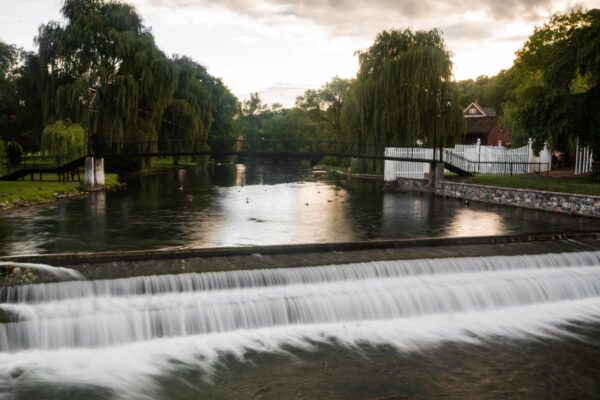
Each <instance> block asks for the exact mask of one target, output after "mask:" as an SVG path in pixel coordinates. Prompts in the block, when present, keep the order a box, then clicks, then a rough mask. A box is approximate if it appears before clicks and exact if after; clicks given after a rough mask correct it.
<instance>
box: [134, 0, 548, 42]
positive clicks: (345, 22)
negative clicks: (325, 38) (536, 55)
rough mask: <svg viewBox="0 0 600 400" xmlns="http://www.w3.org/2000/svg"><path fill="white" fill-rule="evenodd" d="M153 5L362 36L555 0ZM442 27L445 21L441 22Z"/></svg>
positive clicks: (152, 0)
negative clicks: (298, 23)
mask: <svg viewBox="0 0 600 400" xmlns="http://www.w3.org/2000/svg"><path fill="white" fill-rule="evenodd" d="M145 1H146V2H147V3H149V4H151V5H154V6H158V7H169V8H173V7H175V8H180V9H188V8H206V7H210V8H225V9H228V10H230V11H231V12H234V13H236V14H240V15H244V16H248V17H251V18H253V19H255V20H259V21H261V22H263V23H269V24H281V23H290V21H298V20H301V21H308V22H310V23H313V24H315V25H317V26H319V27H321V28H323V29H325V30H327V31H329V32H330V33H331V34H333V35H348V36H362V35H365V34H371V35H372V34H373V32H377V31H379V30H381V27H382V26H385V27H400V26H411V27H418V26H421V25H431V22H432V21H439V22H440V23H442V24H443V23H444V22H445V21H447V20H449V19H453V18H454V19H459V18H460V17H461V16H463V15H465V14H467V13H477V14H479V15H480V17H481V20H485V21H487V22H488V23H489V22H490V21H497V22H498V23H503V22H506V21H510V20H514V19H524V20H539V19H540V18H541V17H542V16H545V15H547V14H548V10H551V9H552V8H553V6H554V5H555V4H556V3H557V0H502V1H499V0H478V1H472V0H455V1H453V2H446V1H439V0H368V1H365V0H300V1H290V0H257V1H248V0H145ZM440 27H441V28H444V26H440Z"/></svg>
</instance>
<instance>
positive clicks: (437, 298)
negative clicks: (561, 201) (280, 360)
mask: <svg viewBox="0 0 600 400" xmlns="http://www.w3.org/2000/svg"><path fill="white" fill-rule="evenodd" d="M0 299H1V301H2V303H1V304H0V309H1V310H2V312H3V314H4V315H5V316H6V317H7V319H8V321H6V322H4V323H2V324H0V388H4V389H5V390H7V393H10V391H11V390H12V389H14V388H15V387H18V386H19V384H22V381H27V380H33V381H38V382H39V381H43V382H61V381H64V380H73V379H75V381H77V380H78V379H79V378H81V379H82V380H83V381H84V382H85V383H86V384H90V385H95V386H107V387H110V388H111V390H115V391H116V393H118V394H117V397H116V398H144V397H143V396H142V397H139V396H141V395H140V393H139V392H137V391H136V390H137V389H136V386H137V385H139V384H140V382H144V381H146V380H148V379H151V378H152V377H155V376H157V375H158V376H160V375H161V374H164V373H167V372H168V371H172V370H173V369H174V368H175V369H176V368H180V367H181V366H186V365H187V366H189V365H194V366H196V367H198V368H201V369H203V370H206V371H209V370H210V369H211V368H212V366H213V365H214V364H215V363H218V362H219V360H220V359H221V358H222V357H224V356H226V355H227V354H230V355H235V356H237V357H242V358H243V356H244V354H245V353H246V352H248V351H257V352H267V353H269V352H281V351H284V349H287V348H290V347H292V348H304V349H306V348H310V347H311V346H314V344H315V343H337V344H339V345H341V346H343V347H346V348H352V347H353V346H360V345H364V344H367V345H374V346H377V345H384V346H391V347H393V348H395V349H397V350H400V351H420V349H422V348H427V347H430V346H439V345H441V344H443V343H447V342H454V343H480V342H481V341H485V340H489V339H490V338H495V337H504V338H508V339H511V338H512V339H514V338H518V339H532V338H537V339H539V338H561V337H565V336H573V332H571V330H570V328H571V327H573V326H577V324H579V323H593V324H595V323H597V322H599V321H600V252H599V251H578V252H570V253H557V254H541V255H539V254H538V255H514V256H490V257H450V258H437V259H420V260H396V261H373V262H366V263H354V264H341V265H326V266H316V267H301V268H279V269H278V268H274V269H261V270H239V271H222V272H206V273H183V274H172V275H154V276H144V277H143V276H139V277H130V278H119V279H107V280H95V281H86V280H74V281H64V282H53V283H44V284H32V285H22V286H5V287H3V288H1V289H0ZM582 340H585V339H582ZM99 371H100V372H101V373H98V372H99ZM124 376H127V378H124ZM77 377H79V378H77ZM136 393H137V394H136ZM128 396H129V397H128ZM148 398H152V397H148Z"/></svg>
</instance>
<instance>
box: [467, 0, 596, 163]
mask: <svg viewBox="0 0 600 400" xmlns="http://www.w3.org/2000/svg"><path fill="white" fill-rule="evenodd" d="M458 86H459V88H460V90H461V102H462V105H463V106H467V105H468V104H469V103H470V102H472V101H479V103H480V104H483V105H485V106H489V107H494V108H495V109H496V110H497V111H498V112H499V114H500V115H501V118H502V121H503V122H504V124H505V125H506V126H507V127H508V128H509V130H510V132H511V137H512V139H513V143H514V144H524V143H526V141H527V139H528V138H530V137H531V138H533V139H534V146H535V148H536V149H537V150H539V149H540V148H541V147H542V146H543V143H544V142H545V141H548V142H549V143H550V145H551V147H552V148H554V149H558V150H563V151H568V150H572V149H573V147H574V144H575V143H576V141H579V143H580V144H582V145H588V146H591V147H592V148H593V149H594V152H595V153H596V154H598V153H600V10H598V9H593V10H589V11H584V10H575V11H572V12H569V13H566V14H557V15H554V16H553V17H552V18H551V19H550V20H549V21H548V22H547V23H546V24H544V25H543V26H540V27H537V28H536V29H535V31H534V33H533V34H532V35H531V36H530V37H529V39H528V40H527V41H526V42H525V44H524V45H523V47H522V48H521V49H520V50H519V51H518V52H517V58H516V60H515V63H514V65H513V66H512V67H511V68H510V69H508V70H506V71H502V72H500V73H499V74H498V75H496V76H493V77H485V76H484V77H480V78H478V79H477V80H476V81H472V80H469V81H462V82H459V83H458Z"/></svg>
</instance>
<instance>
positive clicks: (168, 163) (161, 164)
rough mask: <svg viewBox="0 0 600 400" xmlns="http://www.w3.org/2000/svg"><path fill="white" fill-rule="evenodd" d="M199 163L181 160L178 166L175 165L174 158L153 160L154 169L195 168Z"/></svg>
mask: <svg viewBox="0 0 600 400" xmlns="http://www.w3.org/2000/svg"><path fill="white" fill-rule="evenodd" d="M197 165H198V163H196V162H195V161H189V160H185V159H180V160H179V163H178V164H177V165H175V164H173V157H163V158H153V159H152V161H151V166H152V168H172V167H174V166H179V167H195V166H197Z"/></svg>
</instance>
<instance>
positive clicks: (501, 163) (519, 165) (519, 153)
mask: <svg viewBox="0 0 600 400" xmlns="http://www.w3.org/2000/svg"><path fill="white" fill-rule="evenodd" d="M417 150H420V151H417ZM444 150H445V151H444V153H445V154H446V155H447V157H446V159H445V161H446V162H448V163H449V164H452V165H454V166H456V167H458V168H460V169H463V170H465V171H468V172H470V173H474V174H485V175H518V174H532V173H542V172H547V171H549V170H550V168H551V162H552V155H551V153H550V151H549V150H548V146H546V145H544V148H543V149H542V151H540V154H539V155H537V156H536V155H534V153H533V148H532V141H531V139H530V140H529V143H528V144H527V145H526V146H523V147H519V148H515V149H509V148H506V147H504V146H502V144H501V143H499V144H498V146H482V145H481V142H480V141H477V143H476V144H473V145H464V144H459V145H456V146H454V148H452V149H444ZM385 155H386V156H387V157H409V158H419V159H425V160H431V159H432V158H433V157H432V155H433V150H432V149H413V148H403V147H386V149H385ZM590 165H591V164H590ZM428 173H429V164H428V163H421V162H409V161H390V160H386V161H385V168H384V179H385V180H386V181H393V180H395V179H396V178H419V179H424V178H425V177H426V176H427V174H428Z"/></svg>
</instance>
